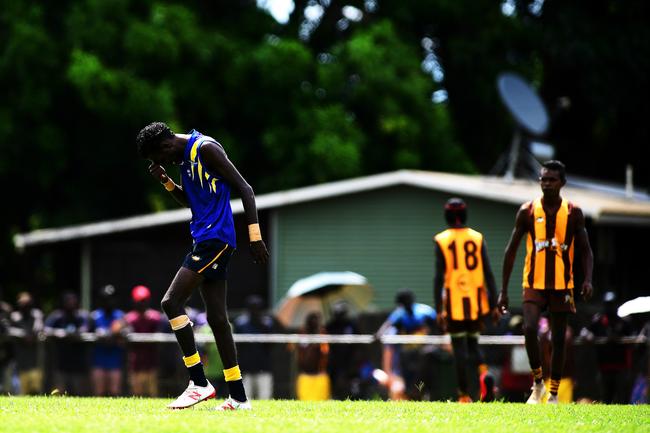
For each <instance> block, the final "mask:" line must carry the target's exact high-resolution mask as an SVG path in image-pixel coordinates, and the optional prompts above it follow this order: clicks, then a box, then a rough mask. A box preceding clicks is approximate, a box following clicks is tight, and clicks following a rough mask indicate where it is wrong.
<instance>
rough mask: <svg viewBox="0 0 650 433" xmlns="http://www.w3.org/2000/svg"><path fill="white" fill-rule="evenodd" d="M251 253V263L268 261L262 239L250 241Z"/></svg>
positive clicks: (267, 254)
mask: <svg viewBox="0 0 650 433" xmlns="http://www.w3.org/2000/svg"><path fill="white" fill-rule="evenodd" d="M250 247H251V254H252V255H253V263H259V264H262V265H263V264H264V263H266V262H268V261H269V252H268V250H267V249H266V245H265V244H264V241H263V240H259V241H255V242H251V243H250Z"/></svg>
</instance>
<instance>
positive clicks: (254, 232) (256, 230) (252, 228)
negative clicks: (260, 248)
mask: <svg viewBox="0 0 650 433" xmlns="http://www.w3.org/2000/svg"><path fill="white" fill-rule="evenodd" d="M248 239H250V241H251V242H256V241H261V240H262V233H261V232H260V225H259V224H257V223H255V224H249V225H248Z"/></svg>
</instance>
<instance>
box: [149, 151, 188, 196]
mask: <svg viewBox="0 0 650 433" xmlns="http://www.w3.org/2000/svg"><path fill="white" fill-rule="evenodd" d="M149 173H151V175H152V176H153V177H154V179H156V180H157V181H158V182H160V183H162V184H163V186H164V187H165V189H166V190H167V191H168V192H169V193H170V194H171V195H172V197H173V198H174V200H176V201H177V202H178V204H180V205H181V206H184V207H189V203H188V201H187V197H186V196H185V191H183V187H182V185H178V184H176V183H175V182H174V181H173V180H172V179H171V178H170V177H169V176H168V175H167V172H166V171H165V169H164V167H163V166H162V165H159V164H156V163H155V162H152V163H151V164H150V165H149Z"/></svg>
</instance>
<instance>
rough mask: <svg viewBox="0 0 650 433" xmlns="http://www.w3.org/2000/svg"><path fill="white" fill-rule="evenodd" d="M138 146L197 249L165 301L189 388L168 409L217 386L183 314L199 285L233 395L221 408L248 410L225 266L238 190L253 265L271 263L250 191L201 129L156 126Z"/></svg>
mask: <svg viewBox="0 0 650 433" xmlns="http://www.w3.org/2000/svg"><path fill="white" fill-rule="evenodd" d="M136 143H137V146H138V153H139V154H140V156H142V157H143V158H146V159H149V160H151V165H150V166H149V172H150V173H151V175H152V176H153V177H154V178H155V179H156V180H158V181H160V182H161V183H162V184H163V185H164V187H165V189H166V190H167V191H169V193H170V194H172V196H173V197H174V199H175V200H176V201H177V202H179V203H180V204H181V205H183V206H187V207H189V208H190V209H191V210H192V220H191V221H190V233H191V235H192V238H193V246H192V250H191V251H190V252H189V253H188V254H187V256H186V258H185V261H184V262H183V264H182V266H181V267H180V269H179V270H178V273H177V274H176V276H175V277H174V279H173V281H172V283H171V285H170V286H169V289H168V290H167V292H166V293H165V296H164V297H163V299H162V302H161V306H162V309H163V311H164V312H165V314H166V315H167V317H168V319H169V322H170V325H171V328H172V330H173V331H174V334H175V335H176V339H177V340H178V343H179V345H180V347H181V350H182V352H183V355H184V356H183V361H184V363H185V365H186V367H187V368H188V372H189V376H190V382H189V386H188V387H187V389H186V390H185V391H184V392H183V393H182V394H181V395H180V396H179V397H178V398H177V399H176V400H175V401H174V402H172V403H171V404H169V406H168V407H169V408H171V409H183V408H186V407H190V406H193V405H195V404H196V403H199V402H201V401H204V400H207V399H209V398H213V397H214V396H215V390H214V387H213V386H212V385H211V384H210V383H209V382H208V380H207V379H206V377H205V373H204V371H203V365H202V364H201V358H200V356H199V353H198V351H197V349H196V343H195V341H194V333H193V331H192V322H191V321H190V319H189V317H188V316H187V314H186V313H185V304H186V302H187V301H188V299H189V298H190V296H191V295H192V293H193V292H194V290H195V289H196V288H197V287H200V290H201V296H202V298H203V301H204V303H205V308H206V313H207V320H208V324H209V325H210V327H211V328H212V332H213V334H214V338H215V342H216V344H217V347H218V349H219V354H220V355H221V359H222V361H223V365H224V376H225V379H226V383H227V384H228V390H229V394H230V396H229V397H228V399H227V400H226V401H225V402H224V403H223V404H222V405H220V406H218V407H217V409H218V410H238V409H250V408H251V404H250V402H249V401H248V399H247V397H246V392H245V390H244V386H243V383H242V376H241V371H240V369H239V364H238V361H237V352H236V349H235V343H234V340H233V336H232V331H231V327H230V323H229V321H228V313H227V309H226V277H227V270H228V262H229V260H230V257H231V255H232V254H233V252H234V251H235V246H236V245H235V226H234V221H233V216H232V209H231V207H230V188H231V187H232V188H235V190H236V191H238V192H239V194H240V196H241V199H242V203H243V206H244V213H245V218H246V221H247V223H248V233H249V240H250V250H251V253H252V256H253V261H254V262H255V263H260V264H264V263H266V262H267V260H268V257H269V253H268V251H267V249H266V245H265V244H264V241H263V240H262V236H261V232H260V226H259V223H258V219H257V207H256V204H255V195H254V193H253V189H252V188H251V186H250V185H249V184H248V183H247V182H246V180H245V179H244V178H243V177H242V175H241V174H240V173H239V171H238V170H237V168H236V167H235V166H234V165H233V164H232V162H231V161H230V160H229V159H228V156H227V155H226V152H225V150H224V148H223V147H222V146H221V144H219V143H218V142H217V141H216V140H215V139H214V138H212V137H209V136H206V135H203V134H201V133H200V132H198V131H195V130H192V131H191V132H190V133H189V134H175V133H174V132H172V130H171V129H170V128H169V127H168V126H167V125H166V124H165V123H162V122H154V123H151V124H149V125H147V126H146V127H144V128H143V129H142V130H141V131H140V132H139V134H138V136H137V138H136ZM169 164H175V165H179V166H180V172H181V183H180V184H177V183H176V182H174V181H173V180H172V179H171V178H170V177H169V176H168V175H167V172H166V171H165V168H164V166H165V165H169Z"/></svg>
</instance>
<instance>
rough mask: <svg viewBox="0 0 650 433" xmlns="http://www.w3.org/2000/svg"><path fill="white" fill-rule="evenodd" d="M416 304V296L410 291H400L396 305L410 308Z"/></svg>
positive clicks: (396, 296)
mask: <svg viewBox="0 0 650 433" xmlns="http://www.w3.org/2000/svg"><path fill="white" fill-rule="evenodd" d="M414 302H415V294H414V293H413V291H412V290H410V289H406V288H405V289H399V291H398V292H397V294H396V295H395V303H396V304H399V305H403V306H404V307H407V308H408V307H410V306H411V305H413V303H414Z"/></svg>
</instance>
